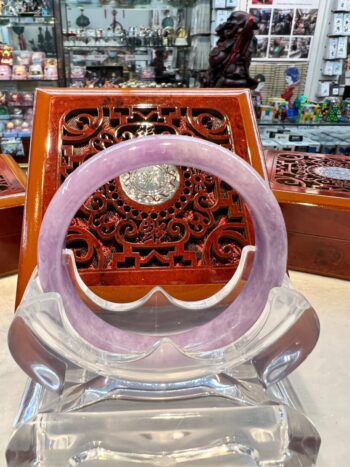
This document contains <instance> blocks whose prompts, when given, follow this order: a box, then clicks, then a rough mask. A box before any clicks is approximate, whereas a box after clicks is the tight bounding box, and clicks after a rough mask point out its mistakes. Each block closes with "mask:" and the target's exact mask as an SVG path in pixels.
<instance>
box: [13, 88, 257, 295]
mask: <svg viewBox="0 0 350 467" xmlns="http://www.w3.org/2000/svg"><path fill="white" fill-rule="evenodd" d="M252 115H253V109H252V104H251V101H250V97H249V91H247V90H241V91H240V90H230V91H228V90H218V91H213V90H199V89H193V90H189V89H188V90H174V89H171V90H161V91H160V90H157V92H156V93H154V91H153V90H45V91H44V90H39V91H38V93H37V99H36V114H35V120H34V128H33V140H32V147H31V156H30V180H29V188H28V200H27V205H26V215H25V222H24V232H23V242H22V254H21V262H20V263H21V264H20V274H19V286H18V297H17V299H19V298H20V297H21V295H22V293H23V291H24V288H25V285H26V283H27V281H28V279H29V277H30V274H31V272H32V271H33V269H34V267H35V264H36V242H37V237H38V232H39V228H40V223H41V219H42V216H43V214H44V212H45V209H46V207H47V205H48V203H49V202H50V199H51V198H52V196H53V194H54V193H55V191H56V190H57V188H58V187H59V185H60V184H61V183H62V182H63V181H64V180H65V178H66V177H67V176H68V175H69V173H71V172H72V171H73V170H74V169H75V168H76V167H78V166H79V165H80V164H82V163H83V162H84V161H86V160H88V159H89V158H90V157H92V156H93V155H94V154H96V153H97V152H99V151H101V150H103V149H105V148H107V147H109V146H111V145H113V144H118V143H119V142H122V141H126V140H128V139H131V138H135V137H141V136H146V135H150V134H180V135H188V136H195V137H199V138H203V139H205V140H207V141H211V142H214V143H216V144H220V145H222V146H223V147H225V148H228V149H231V150H234V151H235V152H236V153H237V154H238V155H240V156H241V157H242V158H244V159H245V160H246V161H247V162H249V163H250V164H252V165H253V166H254V167H255V168H256V170H258V172H259V173H260V174H261V175H262V176H265V167H264V160H263V156H262V151H261V146H260V144H259V140H258V136H257V129H256V125H255V123H254V119H253V117H252ZM177 170H178V174H179V183H178V186H177V188H176V189H175V191H174V193H173V195H172V197H171V199H169V200H165V201H164V202H162V203H160V204H158V205H147V204H145V203H140V202H139V201H138V200H136V201H135V199H132V198H131V197H130V196H128V194H127V188H125V186H124V187H123V186H122V184H121V180H120V179H114V180H111V181H110V183H108V184H107V185H105V186H104V187H101V188H100V189H98V190H97V191H96V192H95V193H94V194H92V195H91V197H90V198H89V199H88V200H87V201H86V202H85V203H84V205H83V206H82V207H81V209H80V210H79V212H78V213H77V215H76V217H75V219H74V220H73V222H72V225H71V228H70V230H69V232H68V235H67V246H68V247H69V248H72V249H73V251H74V254H75V259H76V262H77V265H78V269H79V273H80V275H81V277H82V278H83V280H84V281H85V283H86V284H87V285H89V286H90V287H91V288H92V289H93V290H94V291H95V292H96V293H98V294H99V295H102V296H104V297H106V298H109V299H110V300H123V301H130V300H132V299H136V298H139V297H140V296H142V295H143V294H144V293H145V292H146V291H147V290H149V289H150V287H152V286H154V285H156V284H158V285H162V286H164V287H165V288H166V289H167V290H168V291H169V292H170V293H172V294H173V295H174V296H177V297H181V298H187V299H195V298H199V297H204V296H208V295H211V294H212V293H214V292H215V291H217V290H218V289H219V288H221V287H222V286H223V284H224V283H226V282H227V280H228V279H229V278H230V277H231V276H232V274H233V272H234V271H235V269H236V267H237V264H238V262H239V258H240V253H241V250H242V247H243V246H244V245H246V244H252V243H254V232H253V229H252V226H251V223H250V219H249V214H248V212H247V210H246V207H245V206H244V203H242V200H241V199H240V198H239V197H238V196H237V194H236V193H235V192H234V191H233V190H232V188H231V187H229V186H227V185H226V184H224V183H222V182H220V180H218V179H217V178H215V177H212V176H211V175H209V174H206V173H203V172H201V171H198V170H195V169H193V168H190V167H179V168H178V169H177ZM126 183H128V182H126ZM189 284H191V287H188V285H189ZM184 285H187V286H186V287H184Z"/></svg>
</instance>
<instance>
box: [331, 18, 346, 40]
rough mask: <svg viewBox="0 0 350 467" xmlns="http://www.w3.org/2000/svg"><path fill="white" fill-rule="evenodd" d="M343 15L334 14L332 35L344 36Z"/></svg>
mask: <svg viewBox="0 0 350 467" xmlns="http://www.w3.org/2000/svg"><path fill="white" fill-rule="evenodd" d="M343 21H344V15H343V13H333V16H332V22H331V34H337V35H339V34H343Z"/></svg>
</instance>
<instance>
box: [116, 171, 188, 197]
mask: <svg viewBox="0 0 350 467" xmlns="http://www.w3.org/2000/svg"><path fill="white" fill-rule="evenodd" d="M119 180H120V184H121V187H122V189H123V191H124V193H125V194H126V195H127V196H128V197H129V198H130V199H132V200H133V201H135V202H136V203H139V204H143V205H146V206H153V205H157V204H162V203H165V202H166V201H168V200H170V199H171V198H172V197H173V196H174V195H175V193H176V192H177V190H178V188H179V185H180V173H179V171H178V169H177V168H176V167H175V166H174V165H167V164H162V165H152V166H148V167H142V168H141V169H137V170H133V171H131V172H126V173H125V174H123V175H121V176H120V178H119Z"/></svg>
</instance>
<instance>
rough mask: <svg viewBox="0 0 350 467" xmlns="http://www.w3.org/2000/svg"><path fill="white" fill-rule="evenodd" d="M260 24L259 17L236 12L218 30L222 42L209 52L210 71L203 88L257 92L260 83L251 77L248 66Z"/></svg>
mask: <svg viewBox="0 0 350 467" xmlns="http://www.w3.org/2000/svg"><path fill="white" fill-rule="evenodd" d="M258 24H259V18H258V17H257V16H252V15H249V14H248V13H246V12H243V11H235V12H233V13H232V14H231V15H230V16H229V17H228V19H227V21H226V22H225V23H223V24H220V25H219V26H218V27H217V28H216V34H217V35H218V36H219V39H218V41H217V43H216V46H215V47H214V48H213V49H212V50H211V52H210V55H209V69H208V71H207V72H206V73H204V74H203V75H202V77H201V82H202V85H203V86H204V87H213V88H250V89H255V87H256V86H257V84H258V82H257V81H256V80H255V79H253V78H251V77H250V75H249V66H250V63H251V58H252V54H253V52H254V49H255V48H256V39H255V37H254V30H257V29H258Z"/></svg>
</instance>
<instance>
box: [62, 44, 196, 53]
mask: <svg viewBox="0 0 350 467" xmlns="http://www.w3.org/2000/svg"><path fill="white" fill-rule="evenodd" d="M86 47H88V48H89V49H108V50H113V49H128V50H136V49H165V50H169V49H189V48H190V46H188V45H172V46H162V45H128V44H124V45H90V44H85V45H65V46H64V48H65V50H83V51H84V52H86V53H89V50H86Z"/></svg>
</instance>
